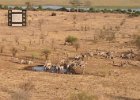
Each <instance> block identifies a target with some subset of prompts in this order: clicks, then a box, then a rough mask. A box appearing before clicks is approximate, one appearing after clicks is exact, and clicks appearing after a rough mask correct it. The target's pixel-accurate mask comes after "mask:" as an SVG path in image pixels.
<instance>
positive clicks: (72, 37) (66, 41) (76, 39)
mask: <svg viewBox="0 0 140 100" xmlns="http://www.w3.org/2000/svg"><path fill="white" fill-rule="evenodd" d="M77 41H78V38H76V37H74V36H68V37H66V39H65V43H70V44H74V43H76V42H77Z"/></svg>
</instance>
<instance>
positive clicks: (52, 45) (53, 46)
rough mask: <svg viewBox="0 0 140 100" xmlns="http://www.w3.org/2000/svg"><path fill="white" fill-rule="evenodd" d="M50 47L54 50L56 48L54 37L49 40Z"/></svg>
mask: <svg viewBox="0 0 140 100" xmlns="http://www.w3.org/2000/svg"><path fill="white" fill-rule="evenodd" d="M51 48H52V50H54V51H55V50H56V48H55V40H54V39H52V40H51Z"/></svg>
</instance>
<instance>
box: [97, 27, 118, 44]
mask: <svg viewBox="0 0 140 100" xmlns="http://www.w3.org/2000/svg"><path fill="white" fill-rule="evenodd" d="M115 33H116V31H115V30H113V28H112V27H110V28H107V29H101V30H100V32H99V33H98V34H97V36H96V38H98V40H105V41H109V42H112V41H114V40H115V39H116V37H115ZM96 40H97V39H96Z"/></svg>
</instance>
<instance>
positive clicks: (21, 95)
mask: <svg viewBox="0 0 140 100" xmlns="http://www.w3.org/2000/svg"><path fill="white" fill-rule="evenodd" d="M33 89H34V85H33V84H32V83H31V82H27V83H23V84H20V86H19V88H18V89H16V91H14V92H13V94H11V100H30V98H31V91H32V90H33Z"/></svg>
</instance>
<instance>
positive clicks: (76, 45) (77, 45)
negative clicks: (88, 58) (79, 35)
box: [73, 42, 80, 51]
mask: <svg viewBox="0 0 140 100" xmlns="http://www.w3.org/2000/svg"><path fill="white" fill-rule="evenodd" d="M73 47H74V48H75V50H76V51H78V49H79V48H80V43H79V42H75V43H74V44H73Z"/></svg>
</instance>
